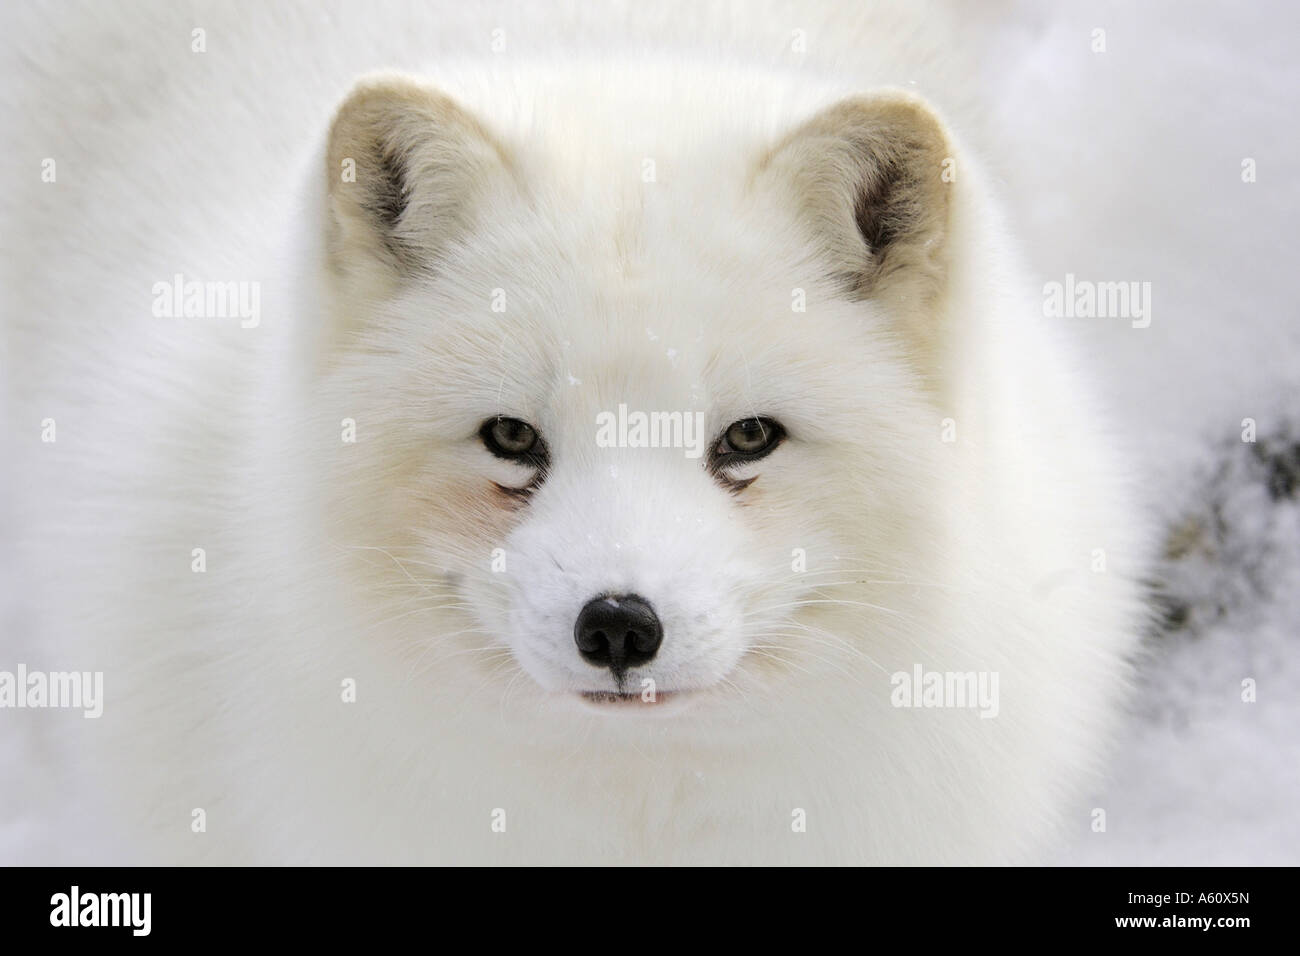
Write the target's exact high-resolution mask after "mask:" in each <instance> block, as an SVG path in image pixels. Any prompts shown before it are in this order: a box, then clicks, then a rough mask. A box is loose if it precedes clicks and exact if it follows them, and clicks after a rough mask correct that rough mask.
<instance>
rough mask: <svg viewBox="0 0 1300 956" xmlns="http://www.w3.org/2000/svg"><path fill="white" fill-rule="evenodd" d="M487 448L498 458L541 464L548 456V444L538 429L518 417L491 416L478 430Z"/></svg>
mask: <svg viewBox="0 0 1300 956" xmlns="http://www.w3.org/2000/svg"><path fill="white" fill-rule="evenodd" d="M478 434H479V437H480V438H481V439H483V444H484V445H486V446H487V450H488V451H490V452H492V454H494V455H496V456H497V457H498V458H508V459H510V460H512V461H523V462H526V463H528V464H532V465H539V464H541V463H542V462H543V461H544V460H545V457H546V445H545V444H544V443H543V442H542V438H541V436H540V435H538V434H537V429H535V428H534V427H533V426H532V425H530V424H528V423H527V422H521V421H520V420H519V419H517V418H500V417H498V418H489V419H488V420H487V421H485V422H484V423H483V427H481V428H480V429H479V431H478Z"/></svg>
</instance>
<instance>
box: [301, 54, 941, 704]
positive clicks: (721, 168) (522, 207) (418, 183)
mask: <svg viewBox="0 0 1300 956" xmlns="http://www.w3.org/2000/svg"><path fill="white" fill-rule="evenodd" d="M611 139H612V140H613V141H614V143H615V145H612V146H611V145H608V144H606V145H599V144H598V145H593V146H592V151H594V152H596V153H600V150H602V149H604V150H605V153H603V154H601V155H602V156H603V157H604V158H603V160H602V162H601V163H600V164H595V163H593V162H592V159H591V156H590V155H588V156H586V157H585V158H584V161H583V163H582V164H581V165H582V169H583V170H585V172H579V171H577V170H575V169H574V168H573V164H572V163H571V162H569V161H568V160H567V159H566V153H565V151H563V150H554V151H552V152H550V153H548V152H547V150H546V149H545V147H544V145H540V146H539V145H538V144H530V143H525V142H515V141H512V140H511V139H509V138H507V136H506V135H505V134H504V133H501V132H499V131H496V130H493V129H491V128H490V127H489V126H488V125H487V123H486V122H485V121H484V120H481V119H479V118H477V117H474V116H472V115H470V114H469V113H468V112H467V111H465V110H464V109H462V108H461V107H460V106H458V105H457V104H456V103H454V102H453V101H451V100H450V99H448V98H447V97H445V96H444V95H442V94H441V93H438V92H436V91H433V90H430V89H428V88H425V87H423V86H420V85H417V84H415V83H413V82H411V81H408V80H404V79H380V80H375V81H369V82H366V83H363V84H362V85H361V86H360V87H358V89H357V90H356V91H355V92H354V93H353V94H352V96H351V97H350V98H349V99H348V101H347V102H346V103H345V104H344V105H343V107H342V108H341V110H340V112H339V115H338V117H337V119H336V121H335V123H334V127H333V130H332V132H331V138H330V146H329V177H330V219H329V224H328V235H327V246H328V255H329V270H328V273H329V277H330V287H329V295H330V303H331V306H332V311H333V313H334V314H333V317H332V322H333V323H334V326H335V328H336V330H337V331H336V335H335V340H334V344H333V346H332V349H333V351H332V353H331V355H330V356H329V359H328V362H327V367H326V371H325V372H324V373H323V385H322V390H323V394H325V395H328V396H330V397H329V399H328V400H327V403H326V404H327V405H328V407H330V408H332V409H333V410H334V411H335V412H336V413H341V414H348V413H349V412H350V415H351V417H352V418H354V419H355V420H356V421H357V423H358V430H359V433H361V434H362V436H363V440H358V442H357V443H356V445H355V446H354V447H353V448H349V449H346V452H345V456H344V457H341V458H340V459H339V460H337V461H335V462H334V463H333V465H332V467H334V468H337V469H338V470H339V472H340V474H339V476H338V480H337V481H336V482H335V484H336V486H337V487H340V488H344V489H347V491H346V492H344V493H342V494H340V496H339V497H338V498H337V499H336V501H335V508H334V510H335V511H336V513H337V514H339V515H342V516H343V517H344V518H345V519H346V520H345V521H344V524H345V525H346V527H347V529H350V530H343V531H341V532H340V533H341V534H343V535H344V536H345V537H346V539H347V540H348V541H349V542H350V544H352V545H353V546H356V547H361V548H373V549H375V550H376V551H383V552H384V553H386V554H388V555H389V556H390V557H391V558H392V560H393V562H396V563H397V564H399V565H400V569H401V571H402V573H403V574H405V575H406V576H407V577H408V578H410V579H411V580H410V584H411V585H412V587H413V588H422V589H423V590H424V592H426V593H427V594H430V595H436V596H437V599H438V600H439V601H440V602H441V604H442V606H443V607H444V608H445V609H451V610H454V611H456V612H459V613H462V614H463V615H464V616H465V617H466V619H467V622H466V624H465V625H464V629H463V630H464V632H465V633H467V634H471V635H473V637H474V640H476V641H480V642H481V643H482V645H483V646H484V647H485V648H491V647H495V648H499V649H502V648H503V649H505V650H506V651H508V655H509V660H510V661H512V662H513V663H514V664H515V665H517V667H518V668H519V669H521V670H522V671H523V673H524V674H526V675H527V677H528V678H529V679H530V680H531V681H532V682H534V683H535V685H536V686H537V687H539V688H540V689H541V690H542V691H543V692H546V693H552V694H557V695H564V696H567V697H569V698H571V699H573V700H576V701H579V702H581V703H584V704H587V705H594V706H601V707H608V706H609V705H611V704H617V703H632V704H642V703H647V704H648V703H654V704H658V705H660V706H661V707H662V705H663V704H665V703H668V702H670V701H672V700H673V699H674V698H678V699H682V700H685V699H687V698H692V697H694V698H700V697H702V696H707V695H710V694H712V695H713V696H714V697H715V698H720V697H725V696H727V695H728V694H730V695H732V696H735V695H737V694H742V695H743V694H744V693H746V692H747V691H749V690H750V689H752V688H753V687H755V686H759V685H761V686H764V687H770V686H771V685H772V683H773V682H779V681H780V680H781V679H782V677H783V676H788V675H791V674H794V673H797V672H798V671H799V670H800V669H801V668H804V667H807V666H808V665H809V664H810V663H818V664H825V663H826V662H831V663H834V662H836V661H837V660H838V659H840V658H850V659H852V658H855V657H856V658H857V659H858V660H857V661H856V662H857V663H860V659H861V658H862V656H863V654H864V652H863V650H862V647H861V646H860V644H859V639H862V640H865V639H866V638H868V637H869V636H870V635H871V634H872V633H873V632H879V631H884V630H892V629H896V628H897V627H898V618H899V616H900V615H902V614H903V612H902V611H901V610H899V608H898V607H897V606H892V605H895V604H896V603H897V602H896V601H895V600H894V598H895V597H896V595H895V594H894V593H893V592H895V591H897V590H898V588H899V586H900V582H899V578H900V575H901V577H903V578H908V577H909V575H908V574H906V573H904V571H905V569H906V567H907V565H908V562H909V560H910V558H909V555H911V554H912V553H913V552H915V551H916V550H917V549H918V548H921V547H925V546H928V545H929V543H931V542H932V540H933V531H932V530H931V529H932V526H933V524H934V521H935V516H934V514H932V513H931V512H930V510H929V509H927V508H926V507H925V497H924V495H918V489H924V488H925V487H926V482H927V481H928V480H929V476H931V475H933V474H934V473H935V471H936V468H935V466H934V457H935V454H936V451H935V446H936V441H935V437H934V427H933V426H934V423H935V422H936V421H937V420H938V416H937V413H936V411H935V387H934V382H933V379H932V376H931V368H930V367H929V366H930V364H932V363H931V354H932V352H933V350H934V340H935V338H936V337H937V336H938V335H939V334H940V333H939V330H938V328H937V327H938V326H939V325H940V323H941V316H940V314H939V313H940V311H941V309H940V302H941V299H942V289H943V283H944V270H945V256H946V253H945V237H946V215H947V213H946V207H947V203H948V196H947V189H948V186H947V185H946V184H944V183H942V181H941V179H940V176H939V170H940V168H941V164H942V162H943V159H944V157H946V156H947V154H948V153H949V152H950V148H949V147H948V145H947V142H946V140H945V137H944V134H943V131H942V129H941V127H940V124H939V122H938V120H937V119H935V117H934V116H933V114H932V113H931V112H930V111H929V110H928V109H927V108H926V107H925V106H924V105H923V104H921V103H920V102H919V101H917V100H915V99H914V98H911V97H907V96H904V95H902V94H887V95H882V96H877V97H871V98H859V99H853V100H848V101H843V102H840V103H837V104H834V105H832V106H830V107H828V108H826V109H823V110H822V111H821V112H819V113H817V114H815V115H813V116H812V117H811V118H810V119H808V120H806V121H805V122H804V123H802V124H801V125H797V126H796V127H794V128H792V129H790V130H788V131H786V133H785V134H784V135H782V136H779V137H776V138H774V139H771V140H769V141H765V142H754V143H740V144H738V143H735V142H732V141H730V140H729V139H727V138H726V137H724V136H719V137H718V138H717V139H716V141H712V142H703V143H700V142H693V143H691V144H689V145H688V146H686V147H683V148H682V149H681V150H679V151H678V152H676V153H674V154H673V155H672V164H671V165H672V169H673V175H672V178H671V180H670V181H660V180H658V179H655V180H653V181H649V182H647V181H646V180H645V179H644V178H643V177H642V176H641V175H640V173H641V171H642V170H641V167H640V166H639V165H638V163H637V162H636V157H635V154H634V153H629V154H626V155H624V154H623V152H621V151H620V147H619V146H618V145H617V143H618V139H617V137H616V136H611ZM593 167H599V168H601V169H603V170H604V171H605V172H604V174H603V175H595V174H594V173H593V172H592V169H593ZM349 168H351V169H352V171H353V173H354V175H353V176H351V177H349V176H344V175H340V170H347V169H349ZM381 563H383V559H381ZM387 570H388V571H389V572H392V573H395V571H396V569H395V568H393V567H389V568H388V569H387ZM386 593H387V597H384V598H378V599H377V600H379V601H380V603H381V605H383V607H381V611H380V613H381V614H382V612H383V611H385V610H387V611H388V612H390V613H391V614H392V615H402V613H403V608H404V607H405V608H407V609H410V608H412V601H413V599H412V596H411V595H409V594H404V593H403V592H402V590H401V589H400V588H397V589H390V590H389V591H388V592H386ZM413 593H414V594H415V598H414V608H415V610H414V611H409V610H408V613H418V612H419V608H420V607H432V605H431V604H428V603H427V602H426V603H425V604H421V603H420V600H419V592H418V591H415V592H413ZM403 602H406V603H403ZM387 603H391V607H387V606H386V605H387ZM832 615H839V616H841V617H842V616H844V615H848V616H849V617H850V618H851V620H852V622H853V624H852V626H851V627H850V628H849V634H850V635H851V636H850V637H847V638H846V637H844V636H842V635H843V633H844V628H843V627H837V628H835V629H834V633H833V632H832V630H828V629H827V626H826V620H827V618H828V616H832Z"/></svg>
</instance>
